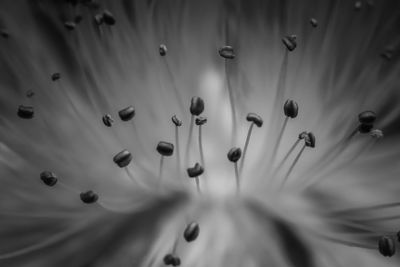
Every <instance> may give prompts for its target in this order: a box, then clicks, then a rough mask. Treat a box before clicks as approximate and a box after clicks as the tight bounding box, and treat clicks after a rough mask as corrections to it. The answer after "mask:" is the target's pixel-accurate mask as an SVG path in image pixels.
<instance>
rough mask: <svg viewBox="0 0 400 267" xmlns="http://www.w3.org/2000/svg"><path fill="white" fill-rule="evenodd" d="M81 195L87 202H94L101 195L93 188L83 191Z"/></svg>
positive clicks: (84, 201)
mask: <svg viewBox="0 0 400 267" xmlns="http://www.w3.org/2000/svg"><path fill="white" fill-rule="evenodd" d="M79 196H80V198H81V200H82V202H83V203H85V204H93V203H95V202H96V201H97V200H98V199H99V196H98V195H97V194H96V193H95V192H93V191H92V190H89V191H86V192H82V193H81V194H80V195H79Z"/></svg>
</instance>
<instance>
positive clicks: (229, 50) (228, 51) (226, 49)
mask: <svg viewBox="0 0 400 267" xmlns="http://www.w3.org/2000/svg"><path fill="white" fill-rule="evenodd" d="M218 53H219V55H220V56H221V57H223V58H227V59H234V58H235V52H234V51H233V47H232V46H228V45H227V46H223V47H221V48H220V49H219V50H218Z"/></svg>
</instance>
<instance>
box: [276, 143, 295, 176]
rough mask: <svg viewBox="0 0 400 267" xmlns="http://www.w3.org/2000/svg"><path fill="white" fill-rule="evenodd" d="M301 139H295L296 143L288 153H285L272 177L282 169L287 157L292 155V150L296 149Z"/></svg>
mask: <svg viewBox="0 0 400 267" xmlns="http://www.w3.org/2000/svg"><path fill="white" fill-rule="evenodd" d="M300 140H301V139H297V140H296V142H295V143H294V144H293V145H292V147H291V148H290V149H289V151H288V152H287V153H286V155H285V157H283V159H282V160H281V162H280V163H279V164H278V166H277V167H276V169H275V170H274V172H273V174H272V177H274V176H275V175H276V174H277V173H278V172H279V170H280V169H281V168H282V166H283V164H285V162H286V160H287V159H288V158H289V156H290V155H291V154H292V152H293V150H295V148H296V147H297V145H298V144H299V143H300Z"/></svg>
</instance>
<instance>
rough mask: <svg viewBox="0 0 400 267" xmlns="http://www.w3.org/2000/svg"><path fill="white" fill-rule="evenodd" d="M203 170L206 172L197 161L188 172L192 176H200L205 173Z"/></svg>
mask: <svg viewBox="0 0 400 267" xmlns="http://www.w3.org/2000/svg"><path fill="white" fill-rule="evenodd" d="M203 172H204V168H203V167H202V166H201V165H200V164H199V163H196V164H195V165H194V167H192V168H188V169H187V173H188V175H189V177H190V178H194V177H197V176H200V175H202V174H203Z"/></svg>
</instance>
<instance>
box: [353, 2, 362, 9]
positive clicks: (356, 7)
mask: <svg viewBox="0 0 400 267" xmlns="http://www.w3.org/2000/svg"><path fill="white" fill-rule="evenodd" d="M361 8H362V2H361V1H356V2H355V3H354V9H355V10H356V11H359V10H361Z"/></svg>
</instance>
